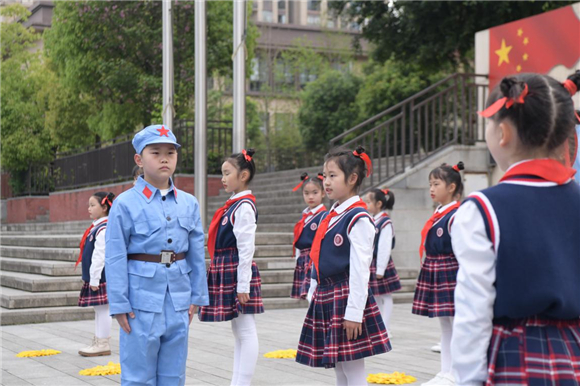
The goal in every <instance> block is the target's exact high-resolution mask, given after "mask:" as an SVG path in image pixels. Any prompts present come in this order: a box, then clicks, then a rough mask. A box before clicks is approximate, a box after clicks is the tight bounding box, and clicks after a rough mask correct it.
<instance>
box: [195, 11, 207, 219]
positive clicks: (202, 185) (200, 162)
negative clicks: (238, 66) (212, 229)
mask: <svg viewBox="0 0 580 386" xmlns="http://www.w3.org/2000/svg"><path fill="white" fill-rule="evenodd" d="M206 44H207V28H206V2H205V0H195V130H194V132H195V138H194V169H195V170H194V190H195V197H196V198H197V200H198V202H199V215H200V217H201V224H202V227H203V229H206V224H207V145H206V142H207V66H206V65H207V63H206V51H207V50H206Z"/></svg>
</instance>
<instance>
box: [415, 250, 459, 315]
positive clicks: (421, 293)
mask: <svg viewBox="0 0 580 386" xmlns="http://www.w3.org/2000/svg"><path fill="white" fill-rule="evenodd" d="M458 269H459V263H458V262H457V260H456V259H455V257H454V256H427V257H425V261H424V262H423V267H421V272H420V273H419V279H417V288H416V289H415V297H414V299H413V309H412V312H413V313H414V314H417V315H423V316H428V317H430V318H435V317H441V316H454V315H455V300H454V296H455V285H456V284H457V270H458Z"/></svg>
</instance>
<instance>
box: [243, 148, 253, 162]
mask: <svg viewBox="0 0 580 386" xmlns="http://www.w3.org/2000/svg"><path fill="white" fill-rule="evenodd" d="M242 154H243V155H244V158H245V159H246V161H248V162H251V161H252V156H251V155H249V154H248V152H247V151H246V149H244V150H242Z"/></svg>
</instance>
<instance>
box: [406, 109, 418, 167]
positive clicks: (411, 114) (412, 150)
mask: <svg viewBox="0 0 580 386" xmlns="http://www.w3.org/2000/svg"><path fill="white" fill-rule="evenodd" d="M414 108H415V100H412V101H411V103H410V105H409V142H410V146H409V149H410V150H409V153H410V155H411V157H410V158H411V165H413V164H414V162H415V133H414V130H413V126H414V125H415V114H414V112H413V110H414ZM404 135H405V130H403V136H404ZM403 142H404V140H403ZM405 153H406V152H403V166H404V165H405ZM404 169H405V168H404V167H403V170H404Z"/></svg>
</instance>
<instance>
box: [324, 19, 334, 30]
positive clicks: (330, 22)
mask: <svg viewBox="0 0 580 386" xmlns="http://www.w3.org/2000/svg"><path fill="white" fill-rule="evenodd" d="M326 28H336V21H335V20H334V19H330V18H328V19H326Z"/></svg>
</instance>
